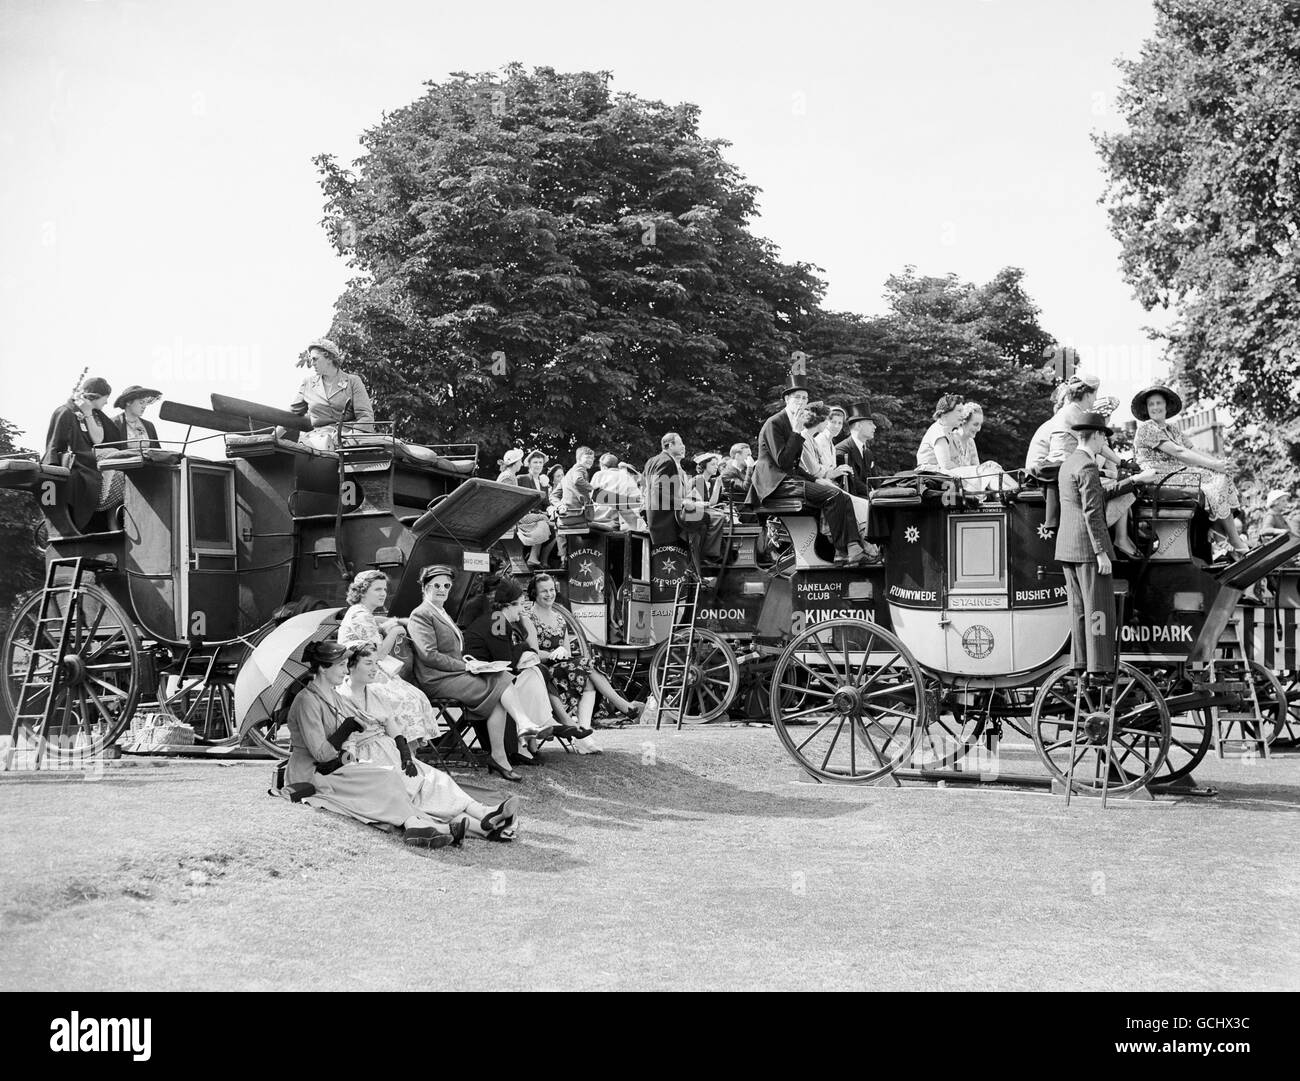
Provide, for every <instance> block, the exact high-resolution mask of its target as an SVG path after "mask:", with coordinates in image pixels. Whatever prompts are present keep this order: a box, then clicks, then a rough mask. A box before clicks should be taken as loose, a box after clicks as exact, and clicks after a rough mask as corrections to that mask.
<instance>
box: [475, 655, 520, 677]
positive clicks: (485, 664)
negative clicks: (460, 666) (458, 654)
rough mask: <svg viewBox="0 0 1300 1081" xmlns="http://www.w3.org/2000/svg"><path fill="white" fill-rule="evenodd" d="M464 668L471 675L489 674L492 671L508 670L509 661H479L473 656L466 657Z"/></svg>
mask: <svg viewBox="0 0 1300 1081" xmlns="http://www.w3.org/2000/svg"><path fill="white" fill-rule="evenodd" d="M465 670H466V671H467V672H469V674H470V675H472V676H484V675H490V674H491V673H493V672H508V671H510V662H509V661H480V660H478V659H476V658H474V657H466V658H465Z"/></svg>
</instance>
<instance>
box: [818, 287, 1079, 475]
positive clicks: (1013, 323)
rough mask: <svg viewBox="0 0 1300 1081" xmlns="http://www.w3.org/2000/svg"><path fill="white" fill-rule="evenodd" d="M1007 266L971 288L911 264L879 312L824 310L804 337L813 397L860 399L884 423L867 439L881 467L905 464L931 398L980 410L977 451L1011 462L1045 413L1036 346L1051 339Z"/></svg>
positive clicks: (1016, 461)
mask: <svg viewBox="0 0 1300 1081" xmlns="http://www.w3.org/2000/svg"><path fill="white" fill-rule="evenodd" d="M1022 276H1023V274H1022V272H1021V271H1020V270H1019V269H1017V268H1015V267H1007V268H1005V269H1004V270H1002V271H1000V272H999V273H998V274H997V275H996V276H995V277H994V278H993V279H992V280H991V281H990V282H988V283H986V284H984V285H975V284H973V283H969V282H963V281H961V280H959V279H958V278H957V277H956V275H952V274H949V275H947V276H946V277H942V278H938V277H923V276H918V275H917V274H916V271H915V269H914V268H912V267H908V268H907V269H906V270H905V271H904V273H902V274H899V275H894V276H892V277H890V278H889V280H888V282H887V283H886V299H887V301H888V304H889V312H888V314H886V315H883V316H880V317H877V318H874V319H865V318H863V317H862V316H857V315H850V314H844V313H832V314H828V315H825V316H823V317H822V318H821V319H820V320H818V321H816V322H815V323H814V324H813V325H812V327H811V328H810V331H809V333H808V334H807V335H805V340H806V341H807V342H808V343H809V348H808V351H809V352H810V353H812V354H814V356H815V361H810V363H809V370H810V372H815V374H814V375H813V377H812V379H811V382H812V383H813V389H814V391H815V392H816V393H817V394H818V396H824V397H828V398H832V399H833V400H838V401H844V402H846V403H847V402H850V401H855V400H867V401H870V402H871V403H872V408H873V410H875V411H879V412H881V413H883V414H884V415H885V416H886V417H887V418H889V419H890V420H891V421H892V422H893V424H892V427H891V428H890V429H889V430H888V431H882V432H879V433H878V434H877V437H876V462H877V466H878V468H880V469H882V470H896V469H910V468H913V467H914V466H915V464H916V447H917V445H918V444H919V443H920V441H921V437H922V435H924V434H925V429H926V428H927V427H929V425H930V422H931V418H932V413H933V409H934V404H935V402H936V401H937V400H938V399H939V398H940V397H941V396H942V395H944V394H948V393H953V394H960V395H962V396H963V397H964V398H966V399H967V400H969V401H976V402H979V403H980V404H981V405H982V406H983V408H984V428H983V430H982V431H981V433H980V435H979V438H978V440H977V442H978V444H979V447H980V454H981V457H983V458H985V459H993V460H996V461H998V462H1001V464H1002V465H1003V466H1004V467H1005V468H1007V469H1014V468H1019V466H1020V464H1021V463H1022V462H1023V460H1024V454H1025V448H1026V446H1027V445H1028V443H1029V439H1030V437H1031V436H1032V434H1033V431H1034V428H1036V427H1037V426H1038V424H1039V423H1041V422H1042V421H1043V420H1044V419H1045V418H1046V417H1047V415H1048V413H1049V412H1050V407H1049V405H1048V394H1049V386H1048V384H1046V383H1045V382H1044V376H1043V373H1042V370H1041V368H1042V363H1043V352H1044V350H1047V349H1049V348H1050V347H1051V345H1052V344H1053V343H1054V339H1053V338H1052V336H1051V335H1050V334H1048V333H1047V332H1046V331H1045V330H1043V328H1042V327H1041V326H1040V325H1039V323H1038V308H1037V307H1036V306H1035V305H1034V304H1033V302H1032V301H1031V300H1030V299H1029V297H1028V295H1027V294H1026V293H1025V292H1024V289H1023V288H1022V286H1021V284H1020V283H1021V279H1022Z"/></svg>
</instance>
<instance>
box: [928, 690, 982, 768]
mask: <svg viewBox="0 0 1300 1081" xmlns="http://www.w3.org/2000/svg"><path fill="white" fill-rule="evenodd" d="M956 697H957V696H956V695H949V694H948V693H947V692H946V690H945V688H944V686H943V684H942V683H941V682H939V681H938V680H931V681H929V683H928V686H927V687H926V709H925V713H924V715H923V718H922V725H921V729H920V735H919V738H918V739H917V740H916V745H915V747H914V748H913V751H912V757H911V759H910V760H909V761H908V765H909V766H913V767H915V768H917V769H950V768H952V767H953V766H955V765H956V764H957V763H958V762H960V761H961V760H962V759H963V758H965V757H966V755H967V754H968V753H969V751H970V749H971V748H972V747H974V746H975V744H976V743H978V742H979V739H980V737H981V736H982V735H983V734H984V728H985V725H986V724H987V722H988V713H987V711H985V710H983V709H979V708H975V707H973V706H972V704H971V703H970V702H960V701H956V700H955V699H956Z"/></svg>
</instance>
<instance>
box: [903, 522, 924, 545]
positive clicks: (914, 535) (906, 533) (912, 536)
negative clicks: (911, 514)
mask: <svg viewBox="0 0 1300 1081" xmlns="http://www.w3.org/2000/svg"><path fill="white" fill-rule="evenodd" d="M903 539H904V540H905V541H907V543H908V544H915V543H916V542H917V541H919V540H920V539H921V531H920V530H919V529H917V528H916V526H914V525H910V526H908V527H907V528H906V529H904V530H903Z"/></svg>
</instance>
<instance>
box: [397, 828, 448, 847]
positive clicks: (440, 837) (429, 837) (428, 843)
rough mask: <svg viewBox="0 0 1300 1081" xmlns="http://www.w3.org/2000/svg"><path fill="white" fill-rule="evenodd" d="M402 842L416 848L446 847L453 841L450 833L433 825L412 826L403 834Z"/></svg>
mask: <svg viewBox="0 0 1300 1081" xmlns="http://www.w3.org/2000/svg"><path fill="white" fill-rule="evenodd" d="M402 843H403V844H408V845H411V846H412V847H414V848H446V847H447V846H448V845H449V844H452V843H453V841H452V836H451V834H450V833H439V832H438V831H437V830H436V829H434V828H433V827H432V826H412V827H411V828H410V829H409V830H407V831H406V832H405V833H404V834H403V835H402Z"/></svg>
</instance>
